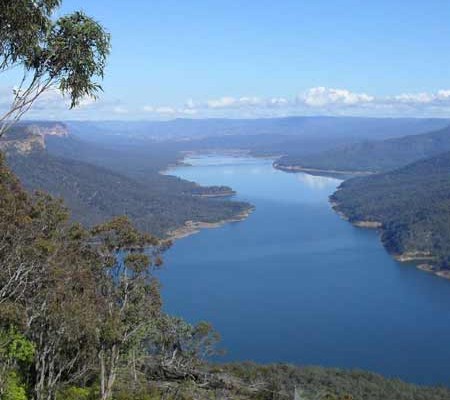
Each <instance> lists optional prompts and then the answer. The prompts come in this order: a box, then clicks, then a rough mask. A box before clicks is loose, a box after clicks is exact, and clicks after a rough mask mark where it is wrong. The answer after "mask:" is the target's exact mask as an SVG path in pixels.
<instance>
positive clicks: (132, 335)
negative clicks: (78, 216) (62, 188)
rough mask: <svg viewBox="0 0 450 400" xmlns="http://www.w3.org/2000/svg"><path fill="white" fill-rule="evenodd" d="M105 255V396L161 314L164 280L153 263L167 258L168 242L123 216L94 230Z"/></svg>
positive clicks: (101, 353) (101, 348)
mask: <svg viewBox="0 0 450 400" xmlns="http://www.w3.org/2000/svg"><path fill="white" fill-rule="evenodd" d="M92 234H93V237H94V238H95V240H96V242H97V244H98V247H97V249H98V251H99V252H100V254H101V256H102V259H103V263H102V265H103V269H104V276H106V277H109V279H103V280H102V281H101V283H100V292H101V300H100V302H99V303H100V304H101V305H102V309H101V310H100V311H99V313H98V318H99V324H98V326H99V329H98V338H97V340H98V344H97V347H98V361H99V375H100V379H99V381H100V393H101V399H102V400H107V399H110V398H111V397H112V395H113V388H114V384H115V382H116V379H117V376H118V373H119V372H120V370H121V368H122V367H125V368H127V367H128V368H129V367H130V365H131V366H134V367H135V363H133V362H131V363H130V359H131V361H132V360H133V359H135V357H136V351H138V350H139V349H141V344H142V341H143V340H144V338H145V337H147V336H148V332H150V330H151V329H152V327H153V326H154V325H155V324H156V321H158V320H159V318H160V315H161V305H162V303H161V298H160V292H159V283H158V281H157V280H156V279H155V278H154V277H153V274H152V268H153V267H159V266H160V265H161V263H162V261H161V258H160V253H161V251H163V250H164V249H165V248H166V246H167V243H165V242H163V241H160V240H159V239H157V238H156V237H154V236H152V235H149V234H145V233H141V232H139V231H137V230H136V229H135V228H134V227H133V226H132V224H131V223H130V221H129V220H128V219H127V218H125V217H118V218H115V219H113V220H111V221H109V222H106V223H105V224H102V225H100V226H98V227H96V228H94V229H93V231H92Z"/></svg>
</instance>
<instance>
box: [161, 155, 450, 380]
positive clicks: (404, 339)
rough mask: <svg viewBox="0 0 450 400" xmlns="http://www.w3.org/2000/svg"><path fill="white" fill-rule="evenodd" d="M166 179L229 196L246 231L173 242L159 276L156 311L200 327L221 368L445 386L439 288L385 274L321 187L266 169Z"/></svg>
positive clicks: (191, 172) (371, 239)
mask: <svg viewBox="0 0 450 400" xmlns="http://www.w3.org/2000/svg"><path fill="white" fill-rule="evenodd" d="M187 162H189V163H191V164H192V165H193V166H192V167H180V168H177V169H175V170H172V171H171V174H173V175H176V176H179V177H182V178H184V179H188V180H191V181H195V182H198V183H200V184H202V185H228V186H231V187H232V188H233V189H235V190H236V191H237V193H238V194H237V196H235V198H236V199H237V200H245V201H248V202H250V203H252V204H254V205H255V206H256V210H255V212H254V213H253V214H252V215H251V216H250V217H249V218H248V219H247V220H245V221H243V222H237V223H231V224H226V225H224V226H223V227H221V228H218V229H208V230H203V231H202V232H200V233H199V234H196V235H193V236H190V237H187V238H185V239H182V240H179V241H177V242H176V243H175V245H174V246H173V248H172V249H171V250H170V251H169V252H168V253H167V254H166V257H165V258H166V264H165V268H164V269H163V271H162V272H161V274H160V277H161V280H162V283H163V296H164V299H165V304H166V309H167V311H169V312H170V313H173V314H176V315H180V316H182V317H184V318H186V319H187V320H189V321H191V322H196V321H200V320H207V321H211V322H212V323H213V324H214V326H215V328H216V329H217V330H218V331H219V332H220V333H221V335H222V337H223V342H222V345H223V347H225V348H226V349H227V355H226V356H225V357H224V358H223V361H242V360H253V361H256V362H264V363H272V362H289V363H295V364H301V365H310V364H314V365H323V366H336V367H345V368H362V369H366V370H371V371H375V372H379V373H382V374H384V375H387V376H392V377H400V378H402V379H405V380H407V381H411V382H416V383H421V384H422V383H423V384H435V383H443V384H447V385H449V384H450V344H449V339H450V281H447V280H444V279H441V278H437V277H435V276H433V275H429V274H426V273H424V272H421V271H419V270H417V269H416V268H414V267H413V266H411V265H405V264H399V263H397V262H395V261H394V260H393V259H392V258H391V257H390V256H389V255H388V254H387V253H386V252H385V250H384V249H383V247H382V245H381V244H380V241H379V239H378V236H377V233H376V232H374V231H370V230H364V229H358V228H355V227H353V226H352V225H350V224H349V223H347V222H345V221H343V220H341V219H340V218H339V217H338V216H337V215H336V214H335V213H334V212H333V211H332V210H331V208H330V206H329V204H328V196H329V195H330V194H331V193H332V192H333V191H334V190H335V188H336V186H337V185H339V181H338V180H336V179H331V178H324V177H314V176H311V175H307V174H303V173H298V174H288V173H284V172H282V171H277V170H275V169H273V168H272V165H271V164H272V161H271V160H264V159H253V158H231V157H219V156H204V157H199V158H193V159H188V160H187Z"/></svg>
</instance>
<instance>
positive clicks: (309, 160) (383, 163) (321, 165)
mask: <svg viewBox="0 0 450 400" xmlns="http://www.w3.org/2000/svg"><path fill="white" fill-rule="evenodd" d="M447 150H450V127H445V128H444V129H439V130H437V131H433V132H428V133H423V134H418V135H414V134H412V133H410V134H408V136H404V137H400V138H393V139H387V140H365V141H364V140H363V141H360V142H358V143H355V144H351V145H346V146H341V147H337V148H333V149H332V150H328V151H325V152H319V153H316V154H309V155H302V156H300V157H298V156H295V155H294V156H293V155H287V156H285V157H282V158H281V159H279V160H277V165H278V166H279V167H281V168H283V167H298V168H312V169H320V170H332V171H346V172H356V173H357V172H372V173H376V172H383V171H388V170H392V169H395V168H399V167H401V166H403V165H406V164H409V163H412V162H414V161H417V160H420V159H423V158H427V157H431V156H434V155H437V154H439V153H442V152H444V151H447Z"/></svg>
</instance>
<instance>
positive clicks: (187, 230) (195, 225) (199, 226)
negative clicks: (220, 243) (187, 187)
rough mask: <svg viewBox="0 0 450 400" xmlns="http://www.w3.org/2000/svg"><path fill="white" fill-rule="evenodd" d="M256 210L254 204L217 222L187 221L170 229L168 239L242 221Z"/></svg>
mask: <svg viewBox="0 0 450 400" xmlns="http://www.w3.org/2000/svg"><path fill="white" fill-rule="evenodd" d="M254 210H255V207H254V206H252V207H250V208H248V209H247V210H245V211H242V212H240V213H239V214H237V215H235V216H234V217H230V218H226V219H222V220H220V221H217V222H205V221H192V220H189V221H186V222H185V223H184V225H183V226H181V227H179V228H176V229H173V230H170V231H169V232H168V233H167V239H168V240H171V241H175V240H179V239H182V238H185V237H188V236H191V235H195V234H196V233H199V232H200V231H201V230H203V229H215V228H220V227H221V226H223V225H225V224H228V223H233V222H241V221H244V220H245V219H247V218H248V217H249V216H250V215H251V213H252V212H253V211H254Z"/></svg>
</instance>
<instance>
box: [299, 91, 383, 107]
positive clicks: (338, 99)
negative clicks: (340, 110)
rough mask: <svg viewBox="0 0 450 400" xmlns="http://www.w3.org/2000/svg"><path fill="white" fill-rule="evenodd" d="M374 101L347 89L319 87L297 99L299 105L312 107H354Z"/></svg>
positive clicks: (371, 97) (367, 96) (372, 98)
mask: <svg viewBox="0 0 450 400" xmlns="http://www.w3.org/2000/svg"><path fill="white" fill-rule="evenodd" d="M373 100H374V97H373V96H369V95H368V94H366V93H354V92H351V91H349V90H346V89H334V88H326V87H324V86H319V87H315V88H311V89H309V90H307V91H306V92H305V93H303V94H301V95H299V96H298V97H297V101H298V102H299V103H304V104H306V105H307V106H310V107H324V106H328V105H339V104H340V105H346V106H353V105H356V104H360V103H368V102H371V101H373Z"/></svg>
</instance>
